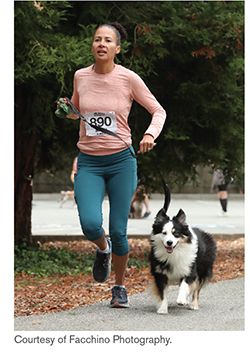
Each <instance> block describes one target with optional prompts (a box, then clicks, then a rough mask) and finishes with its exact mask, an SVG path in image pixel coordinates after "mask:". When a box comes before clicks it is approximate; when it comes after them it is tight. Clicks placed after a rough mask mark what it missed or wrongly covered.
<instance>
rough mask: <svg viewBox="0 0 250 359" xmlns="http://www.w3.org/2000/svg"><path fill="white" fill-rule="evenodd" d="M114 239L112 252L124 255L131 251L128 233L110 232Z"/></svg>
mask: <svg viewBox="0 0 250 359" xmlns="http://www.w3.org/2000/svg"><path fill="white" fill-rule="evenodd" d="M110 237H111V240H112V252H113V253H114V254H116V255H117V256H124V255H125V254H127V253H128V252H129V245H128V239H127V235H126V233H122V232H120V231H113V232H110Z"/></svg>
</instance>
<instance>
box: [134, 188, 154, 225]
mask: <svg viewBox="0 0 250 359" xmlns="http://www.w3.org/2000/svg"><path fill="white" fill-rule="evenodd" d="M150 214H151V212H150V210H149V197H148V195H147V193H146V190H145V187H144V186H143V185H139V186H138V187H137V189H136V191H135V194H134V196H133V198H132V201H131V207H130V214H129V218H135V219H140V218H146V217H148V216H149V215H150Z"/></svg>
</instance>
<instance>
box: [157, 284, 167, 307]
mask: <svg viewBox="0 0 250 359" xmlns="http://www.w3.org/2000/svg"><path fill="white" fill-rule="evenodd" d="M167 292H168V286H167V285H166V286H165V288H164V289H163V293H162V296H163V298H162V301H161V304H160V307H159V309H158V310H157V313H158V314H168V298H167Z"/></svg>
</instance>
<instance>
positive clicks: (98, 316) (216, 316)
mask: <svg viewBox="0 0 250 359" xmlns="http://www.w3.org/2000/svg"><path fill="white" fill-rule="evenodd" d="M176 298H177V288H176V287H171V288H170V291H169V313H168V314H167V315H162V314H161V315H160V314H157V313H156V307H155V301H154V298H153V297H152V295H151V294H150V291H149V290H146V291H145V292H143V293H139V294H136V295H133V296H131V298H130V308H129V309H112V308H110V307H109V302H108V301H103V302H100V303H97V304H94V305H90V306H84V307H79V308H77V309H74V310H69V311H64V312H60V313H52V314H44V315H32V316H26V317H17V318H15V330H18V331H22V330H25V331H204V330H206V331H241V330H244V279H243V278H241V279H234V280H228V281H221V282H217V283H214V284H209V285H207V286H206V287H205V288H203V290H202V291H201V296H200V309H199V310H198V311H193V310H190V309H187V308H183V307H178V306H177V305H176V303H175V300H176Z"/></svg>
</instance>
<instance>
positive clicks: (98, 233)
mask: <svg viewBox="0 0 250 359" xmlns="http://www.w3.org/2000/svg"><path fill="white" fill-rule="evenodd" d="M80 223H81V228H82V231H83V233H84V234H85V236H86V237H87V239H89V240H90V241H95V240H97V239H99V238H101V237H102V236H103V233H104V231H103V228H102V222H101V221H98V219H97V218H96V217H89V218H87V217H83V216H80Z"/></svg>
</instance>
